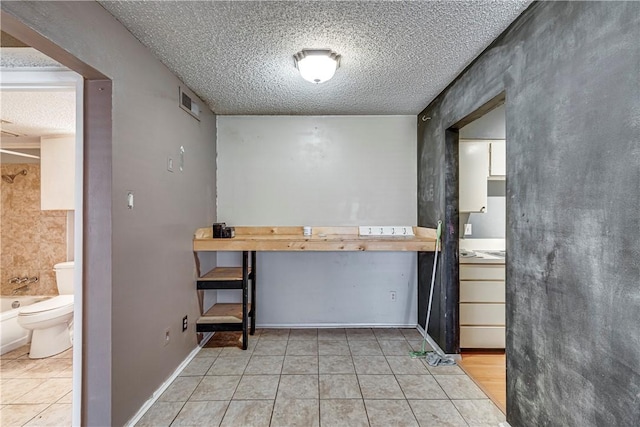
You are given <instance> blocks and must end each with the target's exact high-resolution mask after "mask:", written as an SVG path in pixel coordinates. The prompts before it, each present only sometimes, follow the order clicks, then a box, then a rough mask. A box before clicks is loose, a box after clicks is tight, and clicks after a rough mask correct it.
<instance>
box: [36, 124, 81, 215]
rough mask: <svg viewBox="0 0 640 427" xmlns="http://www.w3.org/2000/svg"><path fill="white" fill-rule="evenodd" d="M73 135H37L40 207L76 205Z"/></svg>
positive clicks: (58, 207)
mask: <svg viewBox="0 0 640 427" xmlns="http://www.w3.org/2000/svg"><path fill="white" fill-rule="evenodd" d="M75 159H76V138H75V136H73V135H72V136H58V137H42V138H41V139H40V208H41V209H42V210H43V211H46V210H66V211H70V210H74V209H75V200H74V194H75V170H76V164H75V163H76V161H75Z"/></svg>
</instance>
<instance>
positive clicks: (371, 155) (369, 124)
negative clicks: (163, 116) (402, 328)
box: [217, 116, 417, 326]
mask: <svg viewBox="0 0 640 427" xmlns="http://www.w3.org/2000/svg"><path fill="white" fill-rule="evenodd" d="M217 120H218V131H217V132H218V137H217V141H218V159H217V173H218V176H217V183H218V199H217V204H218V206H217V209H218V220H219V221H224V222H226V223H227V225H312V226H314V225H415V224H416V200H417V197H416V182H417V178H416V176H417V173H416V118H415V117H414V116H331V117H302V116H300V117H298V116H293V117H289V116H218V117H217ZM218 264H219V265H239V255H238V254H218ZM258 269H259V270H258V271H259V279H258V290H257V294H258V301H257V303H258V316H257V323H258V324H259V325H263V326H267V325H268V326H276V325H280V326H285V325H286V326H302V325H308V326H311V325H321V326H322V325H327V326H329V325H330V326H338V325H415V324H416V323H417V322H416V309H417V302H416V301H417V296H416V289H417V284H416V254H414V253H389V252H381V253H345V252H329V253H259V254H258ZM390 291H396V292H397V301H396V302H391V301H390V298H389V292H390ZM218 297H219V298H218V299H219V301H229V300H235V299H236V298H237V296H236V295H235V294H233V293H232V291H225V292H219V294H218Z"/></svg>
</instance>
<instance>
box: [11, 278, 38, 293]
mask: <svg viewBox="0 0 640 427" xmlns="http://www.w3.org/2000/svg"><path fill="white" fill-rule="evenodd" d="M38 280H39V279H38V277H37V276H34V277H12V278H11V279H9V283H17V284H21V283H24V285H22V286H18V287H17V288H15V289H14V290H13V291H11V294H12V295H15V294H17V293H18V292H20V291H26V290H27V289H29V285H30V284H31V283H36V282H38Z"/></svg>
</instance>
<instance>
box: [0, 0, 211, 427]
mask: <svg viewBox="0 0 640 427" xmlns="http://www.w3.org/2000/svg"><path fill="white" fill-rule="evenodd" d="M2 11H3V12H7V13H9V14H11V15H13V16H15V17H16V18H18V19H19V20H21V21H22V22H24V23H25V24H26V25H27V26H29V27H30V28H32V29H34V30H35V31H37V32H38V33H40V34H42V35H43V36H44V37H46V38H48V39H49V40H51V41H52V42H53V43H55V44H57V45H58V46H60V47H62V48H63V49H65V50H66V51H68V52H69V53H70V54H71V55H73V56H75V57H76V58H78V59H80V60H81V61H83V62H85V63H86V64H88V65H90V66H92V67H94V68H95V69H96V70H98V71H100V72H101V73H103V74H104V75H106V76H108V77H109V78H110V79H111V81H112V87H113V97H112V105H111V112H112V119H113V122H112V148H111V150H110V152H109V153H108V154H107V155H111V157H112V174H111V175H109V174H108V173H106V174H104V175H103V177H102V179H107V180H109V179H110V180H111V185H110V186H103V188H106V189H109V187H110V188H111V190H110V191H111V202H112V203H111V204H112V206H111V215H110V216H109V215H107V214H105V215H104V218H105V220H107V221H109V219H110V224H101V223H92V224H91V227H92V228H90V229H88V228H85V229H86V230H89V233H88V234H87V235H86V236H85V238H86V239H89V240H90V241H92V242H94V243H95V240H91V239H92V237H93V236H102V231H103V230H105V229H106V230H111V233H110V234H107V236H108V237H107V238H109V236H110V239H111V260H109V259H108V258H105V260H104V266H107V267H108V268H109V270H108V272H107V273H105V274H110V275H111V280H109V281H107V282H106V283H105V289H103V290H101V291H100V292H93V293H90V295H103V296H104V297H105V298H106V299H104V298H103V299H102V300H101V301H99V303H100V305H98V304H97V302H98V301H92V302H91V303H89V304H88V306H89V308H91V312H90V313H85V315H86V316H90V317H88V318H87V319H90V320H91V323H90V324H91V325H95V330H85V331H84V334H83V337H84V346H86V347H87V349H85V354H86V355H88V358H89V360H85V363H86V364H88V365H89V366H91V367H92V368H93V369H94V370H101V371H94V372H93V375H92V376H89V379H91V378H94V377H95V378H98V379H99V380H100V381H101V385H103V387H102V388H101V389H100V390H95V391H94V392H87V393H86V394H85V393H83V399H84V402H83V409H84V411H85V414H83V424H87V425H112V426H120V425H123V424H125V423H126V422H127V421H128V420H129V419H130V418H131V417H132V416H133V415H135V413H136V412H137V411H138V409H139V408H140V407H141V406H142V405H143V404H144V403H145V402H146V401H147V399H149V398H151V397H152V394H153V392H154V391H155V390H156V389H157V388H158V387H159V386H160V385H161V384H162V383H163V382H164V381H165V380H166V379H167V378H168V377H169V376H170V375H171V374H172V373H173V371H174V370H175V369H176V368H177V367H178V366H179V365H180V363H181V362H182V361H183V360H184V359H185V358H186V357H187V356H188V355H189V353H190V352H191V351H192V350H193V349H194V348H195V347H196V333H195V329H194V322H195V320H196V319H197V317H198V313H199V307H198V299H197V294H196V291H195V284H194V279H195V265H194V258H193V253H192V250H191V247H192V246H191V242H192V236H193V232H194V230H195V229H196V228H197V227H201V226H206V225H207V224H211V223H212V222H213V221H214V220H215V218H216V215H215V188H216V181H215V152H216V132H215V126H216V125H215V116H214V114H213V113H211V111H209V110H208V109H207V108H206V107H205V106H204V104H203V103H201V107H203V108H201V112H202V113H201V116H200V119H201V120H200V121H197V120H195V119H194V118H193V117H191V116H190V115H189V114H187V113H186V112H185V111H183V110H181V109H180V108H179V107H178V86H179V85H181V82H180V81H179V80H178V78H177V77H175V76H174V75H173V74H172V73H171V72H170V71H169V70H168V69H167V68H166V67H165V66H164V65H163V64H162V63H161V62H160V61H159V60H157V59H156V58H155V57H154V56H153V55H152V54H151V53H150V52H149V51H148V50H147V49H146V48H145V47H144V46H143V45H142V44H141V43H140V42H138V40H136V39H135V37H133V36H132V35H131V34H130V33H129V32H128V31H127V30H126V29H125V28H124V27H123V26H122V25H121V24H120V23H119V22H118V21H117V20H116V19H115V18H113V17H112V16H111V15H110V14H109V13H108V12H107V11H106V10H104V9H103V8H102V7H101V6H100V5H99V4H98V3H95V2H6V1H3V2H2ZM191 95H192V96H193V94H191ZM194 98H195V97H194ZM181 145H182V146H184V147H185V151H186V155H185V170H184V172H180V171H179V170H178V168H177V167H176V168H175V171H174V172H173V173H171V172H168V171H167V157H169V156H172V157H173V158H174V161H175V164H176V165H177V164H178V162H177V156H178V151H179V148H180V146H181ZM95 148H96V150H98V147H95ZM98 151H99V150H98ZM91 152H92V153H94V152H95V153H96V154H97V152H96V151H95V150H91ZM102 158H104V156H103V157H102ZM87 167H89V168H91V165H87V164H85V168H87ZM94 178H95V179H98V178H99V177H97V176H95V177H93V176H92V179H94ZM91 182H93V181H91ZM96 188H97V187H96ZM128 191H133V192H134V195H135V207H134V208H133V209H127V204H126V196H127V192H128ZM85 197H87V195H85ZM88 197H91V194H88ZM85 202H86V203H87V204H89V205H91V202H90V200H85ZM101 238H102V237H101ZM85 243H86V242H85ZM98 270H99V268H98V267H97V266H96V268H92V269H91V271H98ZM109 288H110V289H109ZM184 315H188V317H189V321H190V326H189V329H188V331H187V332H185V333H182V332H181V320H182V317H183V316H184ZM101 319H103V321H104V322H107V324H106V325H104V324H103V325H102V327H99V325H100V320H101ZM167 328H169V329H170V341H169V343H168V344H167V345H165V343H164V331H165V329H167ZM100 331H106V332H107V333H106V334H105V333H100ZM94 332H95V333H94ZM105 351H106V352H107V354H104V352H105ZM105 375H110V378H104V376H105ZM85 385H86V384H85ZM89 386H90V385H89ZM83 389H85V388H84V387H83ZM85 390H91V388H90V387H89V389H85ZM102 395H106V398H100V397H99V396H102Z"/></svg>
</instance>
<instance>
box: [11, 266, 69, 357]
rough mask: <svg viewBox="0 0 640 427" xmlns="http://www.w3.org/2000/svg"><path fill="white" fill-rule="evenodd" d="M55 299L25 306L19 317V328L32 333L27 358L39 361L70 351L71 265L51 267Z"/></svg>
mask: <svg viewBox="0 0 640 427" xmlns="http://www.w3.org/2000/svg"><path fill="white" fill-rule="evenodd" d="M53 270H54V271H55V272H56V285H57V286H58V293H59V294H60V295H59V296H57V297H53V298H49V299H47V300H44V301H41V302H37V303H35V304H31V305H28V306H26V307H24V308H22V309H21V310H20V312H19V313H18V324H19V325H20V326H22V327H23V328H25V329H29V330H32V331H33V335H32V336H31V349H30V350H29V358H31V359H42V358H43V357H49V356H53V355H54V354H58V353H62V352H63V351H65V350H66V349H68V348H70V347H71V324H72V321H73V270H74V263H73V261H68V262H61V263H60V264H56V265H54V266H53Z"/></svg>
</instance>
